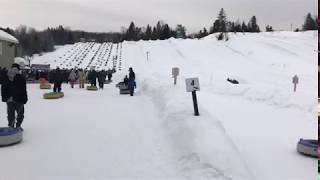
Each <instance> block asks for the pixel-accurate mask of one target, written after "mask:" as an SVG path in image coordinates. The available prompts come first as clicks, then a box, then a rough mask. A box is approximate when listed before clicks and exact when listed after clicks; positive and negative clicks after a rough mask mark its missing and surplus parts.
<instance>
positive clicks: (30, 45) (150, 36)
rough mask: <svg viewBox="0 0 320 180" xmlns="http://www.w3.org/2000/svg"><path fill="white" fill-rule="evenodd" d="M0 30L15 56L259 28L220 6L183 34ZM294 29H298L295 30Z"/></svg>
mask: <svg viewBox="0 0 320 180" xmlns="http://www.w3.org/2000/svg"><path fill="white" fill-rule="evenodd" d="M317 20H318V17H313V16H312V15H311V13H308V14H307V16H306V17H305V21H304V24H303V25H302V29H301V30H303V31H307V30H317V29H318V21H317ZM0 29H1V30H3V31H5V32H7V33H9V34H11V35H13V36H15V37H16V38H17V39H18V40H19V45H18V47H17V51H16V52H17V56H32V55H33V54H41V53H43V52H51V51H53V50H54V46H55V45H65V44H73V43H76V42H82V41H95V42H99V43H102V42H114V43H118V42H122V41H125V40H126V41H139V40H165V39H169V38H183V39H185V38H203V37H205V36H208V35H209V34H213V33H219V35H218V36H217V39H218V40H223V39H225V40H228V36H227V33H228V32H235V33H237V32H248V33H258V32H261V29H260V27H259V25H258V20H257V17H256V16H252V17H251V18H250V20H249V21H248V22H245V21H242V22H241V21H240V20H237V21H235V22H233V21H229V20H228V18H227V15H226V12H225V10H224V9H223V8H222V9H221V10H220V11H219V13H218V16H217V18H216V20H215V21H214V22H213V23H212V25H211V26H210V28H209V29H207V28H206V27H204V28H203V29H202V30H200V31H199V32H198V33H195V34H189V35H187V29H186V27H185V26H183V25H182V24H178V25H176V26H175V27H174V28H172V27H170V26H169V24H167V23H165V22H164V21H158V22H157V23H156V25H155V26H151V25H147V26H146V27H138V26H136V25H135V23H134V22H131V23H130V25H129V26H128V28H123V29H122V30H121V32H109V33H95V32H85V31H79V30H76V31H75V30H71V29H69V28H66V27H63V26H61V25H60V26H58V27H55V28H47V29H45V30H43V31H37V30H36V29H34V28H31V27H27V26H24V25H21V26H19V27H18V28H17V29H15V30H13V29H10V28H1V27H0ZM265 31H267V32H272V31H274V30H273V27H272V26H271V25H267V26H266V27H265ZM295 31H300V29H296V30H295Z"/></svg>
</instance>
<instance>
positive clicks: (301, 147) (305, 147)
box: [297, 139, 318, 157]
mask: <svg viewBox="0 0 320 180" xmlns="http://www.w3.org/2000/svg"><path fill="white" fill-rule="evenodd" d="M317 149H318V141H317V140H311V139H300V140H299V142H298V145H297V151H298V152H299V153H301V154H304V155H307V156H312V157H318V153H317Z"/></svg>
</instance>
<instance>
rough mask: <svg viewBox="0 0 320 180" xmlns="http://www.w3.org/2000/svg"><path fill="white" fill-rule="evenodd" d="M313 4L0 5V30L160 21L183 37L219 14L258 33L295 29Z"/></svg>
mask: <svg viewBox="0 0 320 180" xmlns="http://www.w3.org/2000/svg"><path fill="white" fill-rule="evenodd" d="M317 7H318V1H317V0H0V26H2V27H7V26H9V27H11V28H16V27H17V26H19V25H20V24H24V25H27V26H31V27H35V28H36V29H38V30H42V29H45V28H46V27H49V26H50V27H55V26H58V25H59V24H61V25H63V26H68V27H70V28H71V29H76V30H86V31H94V32H109V31H120V29H121V27H122V26H125V27H127V26H128V25H129V23H130V22H131V21H134V22H135V24H136V25H139V26H146V25H147V24H151V25H155V24H156V22H157V20H164V21H165V22H167V23H169V24H170V25H171V26H175V25H176V24H183V25H185V26H186V27H187V30H188V33H193V32H198V31H199V30H200V29H202V28H203V27H207V28H209V27H210V26H211V25H212V23H213V21H214V20H215V19H216V17H217V14H218V12H219V10H220V9H221V8H224V9H225V10H226V13H227V17H228V19H229V20H234V21H235V20H237V19H240V20H241V21H242V20H245V21H246V22H247V21H248V20H249V18H250V17H252V16H253V15H256V17H257V19H258V24H259V25H260V28H261V29H262V30H265V26H266V25H267V24H270V25H272V26H273V27H274V29H276V30H290V24H291V23H292V24H293V27H294V28H296V27H299V28H300V27H301V25H302V24H303V19H304V16H305V15H306V14H307V13H308V12H311V13H313V14H314V15H316V13H317Z"/></svg>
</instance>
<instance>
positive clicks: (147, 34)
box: [145, 24, 152, 40]
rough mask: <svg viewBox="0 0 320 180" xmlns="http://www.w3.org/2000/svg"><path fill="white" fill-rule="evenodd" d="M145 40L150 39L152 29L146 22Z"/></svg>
mask: <svg viewBox="0 0 320 180" xmlns="http://www.w3.org/2000/svg"><path fill="white" fill-rule="evenodd" d="M145 39H146V40H151V39H152V29H151V26H150V25H149V24H148V26H147V29H146V36H145Z"/></svg>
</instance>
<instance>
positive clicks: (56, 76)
mask: <svg viewBox="0 0 320 180" xmlns="http://www.w3.org/2000/svg"><path fill="white" fill-rule="evenodd" d="M52 76H53V77H52V81H53V84H54V85H53V92H61V84H62V83H63V80H64V75H63V74H62V72H61V71H60V68H59V67H57V69H56V70H55V71H54V72H53V73H52Z"/></svg>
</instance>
